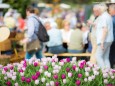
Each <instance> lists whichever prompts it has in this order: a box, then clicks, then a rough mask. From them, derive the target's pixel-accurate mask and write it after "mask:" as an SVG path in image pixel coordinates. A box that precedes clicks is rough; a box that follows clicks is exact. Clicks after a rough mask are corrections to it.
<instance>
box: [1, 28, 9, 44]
mask: <svg viewBox="0 0 115 86" xmlns="http://www.w3.org/2000/svg"><path fill="white" fill-rule="evenodd" d="M9 36H10V30H9V29H8V28H7V27H1V28H0V42H3V41H5V40H6V39H8V37H9Z"/></svg>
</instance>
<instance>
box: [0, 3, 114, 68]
mask: <svg viewBox="0 0 115 86" xmlns="http://www.w3.org/2000/svg"><path fill="white" fill-rule="evenodd" d="M29 11H30V14H32V15H33V14H34V15H35V16H37V17H38V19H39V20H40V21H41V22H42V23H43V25H44V26H45V28H46V30H47V33H48V35H49V38H50V39H49V41H48V42H47V43H43V45H44V46H43V52H49V53H53V54H60V53H66V52H69V53H85V52H89V53H91V52H92V56H91V61H92V62H93V63H96V62H97V64H98V65H99V66H100V67H102V68H104V67H105V66H106V67H109V68H110V62H109V53H111V52H113V50H111V52H110V47H111V44H112V42H113V41H114V38H113V36H114V34H113V32H114V29H113V28H114V27H113V23H114V21H112V18H111V16H115V6H114V5H112V6H110V7H109V12H107V6H106V5H105V4H98V5H95V6H94V7H93V14H92V16H91V17H90V19H89V20H88V21H87V22H85V21H84V20H85V10H84V9H83V8H80V9H79V10H77V11H74V10H70V9H69V10H67V9H60V8H59V7H56V8H52V9H49V8H45V9H43V10H42V11H41V12H40V11H39V10H38V8H34V12H33V11H32V13H31V10H30V9H29ZM109 13H110V14H109ZM30 14H29V16H30ZM32 15H31V16H32ZM26 22H27V20H26V19H23V18H22V17H21V15H20V13H18V12H17V11H16V10H13V9H9V10H8V12H7V13H6V14H5V15H4V17H0V25H1V26H3V25H5V26H7V27H8V28H9V29H10V31H11V32H13V31H16V32H26V30H27V29H28V28H30V27H32V20H31V21H29V22H30V23H28V25H27V23H26ZM34 22H35V24H36V25H37V23H36V21H35V20H34ZM28 26H30V27H28ZM35 28H36V27H35ZM31 31H32V30H30V32H31ZM30 34H31V33H30ZM28 35H29V34H28ZM32 37H34V36H32ZM114 46H115V45H113V47H114ZM111 55H112V57H114V56H113V54H112V53H111ZM112 60H113V59H112Z"/></svg>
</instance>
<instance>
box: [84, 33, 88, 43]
mask: <svg viewBox="0 0 115 86" xmlns="http://www.w3.org/2000/svg"><path fill="white" fill-rule="evenodd" d="M88 34H89V31H86V32H84V33H83V44H87V43H88Z"/></svg>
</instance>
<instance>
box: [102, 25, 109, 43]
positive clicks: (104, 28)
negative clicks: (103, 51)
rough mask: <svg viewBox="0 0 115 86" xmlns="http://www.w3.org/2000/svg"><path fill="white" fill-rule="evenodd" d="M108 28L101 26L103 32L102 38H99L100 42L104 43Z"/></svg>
mask: <svg viewBox="0 0 115 86" xmlns="http://www.w3.org/2000/svg"><path fill="white" fill-rule="evenodd" d="M107 32H108V29H107V27H103V32H102V38H101V43H104V41H105V39H106V36H107Z"/></svg>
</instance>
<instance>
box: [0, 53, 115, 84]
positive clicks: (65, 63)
mask: <svg viewBox="0 0 115 86" xmlns="http://www.w3.org/2000/svg"><path fill="white" fill-rule="evenodd" d="M114 85H115V70H113V69H109V68H105V69H101V68H99V67H98V66H97V65H95V64H91V63H90V62H86V61H84V60H82V61H78V62H76V57H73V58H72V60H70V58H66V59H63V60H61V61H58V58H57V56H56V55H55V56H53V57H52V58H50V57H47V58H45V57H44V58H42V59H41V61H40V60H39V59H36V58H34V57H33V58H32V59H30V60H24V61H21V62H20V63H13V64H8V65H7V66H2V65H0V86H114Z"/></svg>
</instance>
